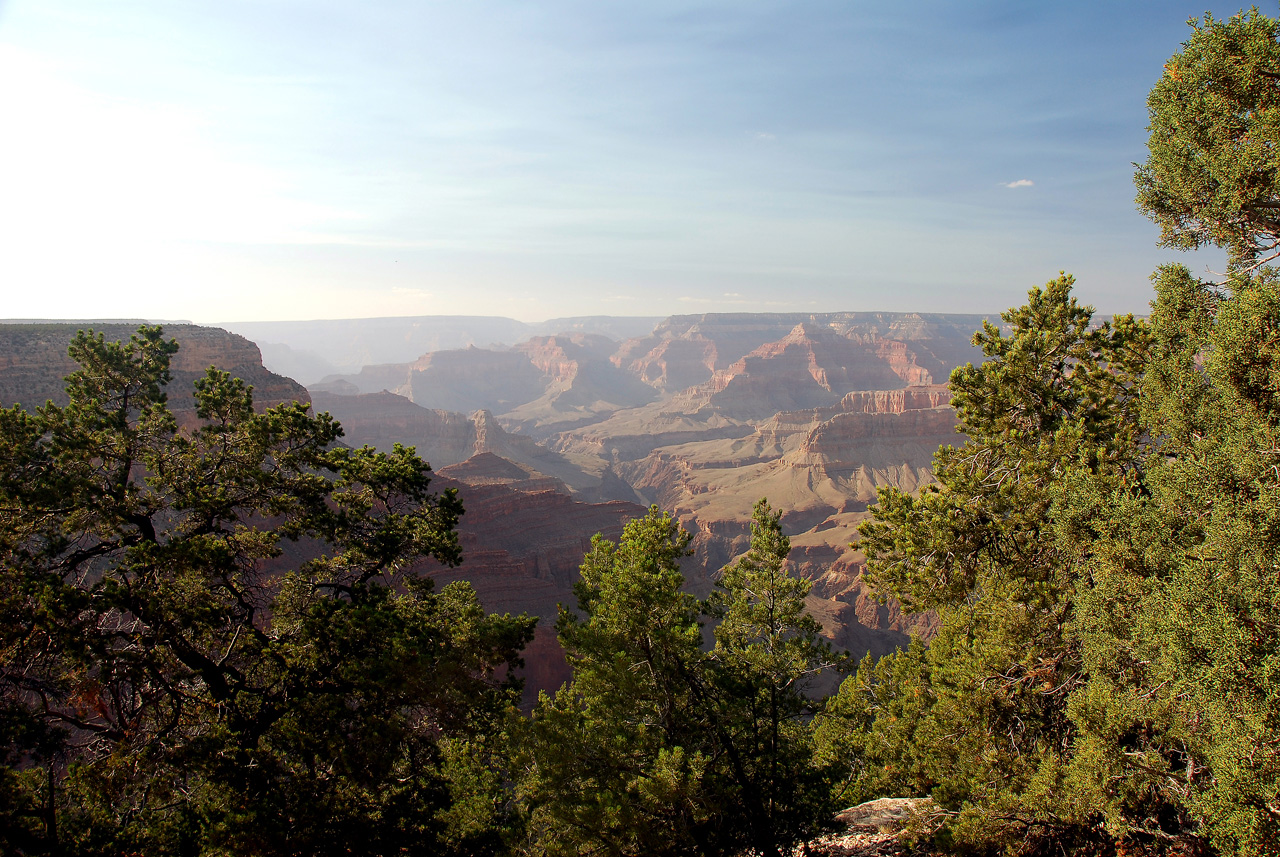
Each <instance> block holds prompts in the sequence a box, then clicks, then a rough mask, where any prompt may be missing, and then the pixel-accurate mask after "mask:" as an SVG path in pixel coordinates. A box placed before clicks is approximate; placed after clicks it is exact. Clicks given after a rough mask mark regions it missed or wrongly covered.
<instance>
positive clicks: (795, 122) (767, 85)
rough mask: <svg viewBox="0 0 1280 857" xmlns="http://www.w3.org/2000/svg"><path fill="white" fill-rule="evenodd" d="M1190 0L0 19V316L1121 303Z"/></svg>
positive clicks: (1143, 289)
mask: <svg viewBox="0 0 1280 857" xmlns="http://www.w3.org/2000/svg"><path fill="white" fill-rule="evenodd" d="M1206 8H1207V9H1209V10H1210V11H1212V12H1213V13H1214V14H1216V15H1220V16H1227V15H1230V14H1232V13H1234V12H1235V11H1238V9H1239V7H1238V6H1236V5H1231V4H1220V3H1206V2H1204V0H1200V1H1199V2H1186V3H1184V2H1178V0H1158V2H1157V0H1150V1H1149V2H1136V1H1135V2H1125V0H1110V2H1078V3H1057V4H1039V3H1028V2H1025V0H1005V2H913V0H904V2H895V3H869V2H855V0H843V2H837V0H809V2H804V1H803V0H796V2H768V0H759V2H756V0H745V1H744V2H731V0H726V1H725V2H661V0H659V2H646V3H606V2H586V0H583V2H560V0H539V2H522V3H516V2H506V3H496V2H470V3H460V2H447V3H445V2H421V0H403V2H402V1H401V0H364V2H359V3H357V2H351V0H345V2H338V0H218V2H213V0H203V2H194V0H113V2H110V3H104V2H101V0H0V117H2V118H0V123H2V124H0V284H3V285H2V286H0V294H3V300H4V308H3V311H0V316H2V317H7V318H24V317H28V318H29V317H39V318H89V317H145V318H165V319H190V320H194V321H198V322H216V321H242V320H278V319H312V318H340V317H366V316H387V315H437V314H449V315H457V314H463V315H502V316H509V317H512V318H517V319H520V320H524V321H539V320H543V319H547V318H552V317H558V316H570V315H594V314H606V315H655V316H657V315H668V314H673V313H690V312H728V311H815V312H818V311H835V310H922V311H924V310H928V311H938V312H942V311H945V312H994V311H999V310H1001V309H1004V308H1006V307H1008V306H1011V305H1015V304H1018V303H1021V302H1022V299H1023V298H1024V297H1025V294H1026V290H1027V288H1028V287H1030V286H1032V285H1035V284H1038V283H1042V282H1044V281H1045V280H1047V279H1050V278H1052V277H1053V276H1055V275H1056V274H1057V272H1058V271H1059V270H1067V271H1069V272H1072V273H1074V274H1075V275H1076V277H1077V282H1078V284H1079V285H1078V291H1079V294H1080V295H1081V296H1082V297H1083V298H1084V299H1086V300H1087V301H1089V302H1090V303H1093V304H1095V305H1096V306H1097V307H1098V308H1099V309H1100V310H1101V311H1104V312H1117V311H1137V312H1142V311H1145V310H1146V308H1147V302H1148V301H1149V300H1150V298H1151V289H1150V282H1149V279H1148V278H1149V275H1150V274H1151V272H1152V270H1153V269H1154V268H1155V266H1156V265H1158V264H1160V263H1162V262H1165V261H1177V260H1182V261H1186V262H1187V263H1188V264H1189V265H1191V267H1192V268H1193V270H1195V271H1197V272H1203V271H1204V270H1205V269H1206V268H1208V269H1214V270H1221V266H1220V265H1218V266H1217V267H1215V263H1216V262H1217V261H1218V259H1217V258H1216V257H1215V256H1213V255H1207V256H1206V255H1196V256H1187V255H1185V254H1179V253H1176V252H1173V251H1166V250H1161V249H1159V248H1157V247H1156V246H1155V240H1156V235H1157V232H1156V229H1155V227H1154V226H1153V225H1152V224H1151V223H1150V222H1149V221H1148V220H1146V218H1144V217H1143V216H1142V215H1141V214H1139V213H1138V212H1137V210H1136V209H1135V207H1134V204H1133V197H1134V191H1133V186H1132V174H1133V166H1132V163H1133V162H1135V161H1141V160H1143V159H1144V158H1145V141H1146V131H1145V126H1146V122H1147V114H1146V94H1147V92H1148V90H1149V89H1150V88H1151V86H1152V84H1153V83H1154V82H1155V81H1156V79H1157V78H1158V77H1159V75H1160V71H1161V65H1162V63H1163V62H1164V61H1165V60H1166V59H1167V58H1168V57H1169V56H1170V55H1171V54H1172V53H1173V52H1174V51H1176V50H1177V49H1178V47H1179V45H1180V43H1181V42H1182V41H1183V40H1184V39H1185V38H1186V37H1187V35H1188V34H1189V29H1188V27H1187V26H1186V20H1187V18H1188V17H1189V16H1192V15H1199V14H1201V13H1203V12H1204V11H1205V9H1206ZM1261 8H1262V11H1263V12H1264V13H1267V14H1272V15H1275V14H1277V11H1278V10H1277V9H1275V8H1271V7H1270V6H1266V5H1264V6H1262V7H1261Z"/></svg>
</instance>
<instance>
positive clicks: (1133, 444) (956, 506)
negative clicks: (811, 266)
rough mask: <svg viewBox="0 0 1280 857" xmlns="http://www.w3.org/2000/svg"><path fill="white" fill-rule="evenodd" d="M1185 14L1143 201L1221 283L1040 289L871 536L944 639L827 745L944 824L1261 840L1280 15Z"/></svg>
mask: <svg viewBox="0 0 1280 857" xmlns="http://www.w3.org/2000/svg"><path fill="white" fill-rule="evenodd" d="M1192 28H1193V33H1192V36H1191V38H1190V39H1189V40H1188V41H1187V43H1186V44H1185V45H1184V46H1183V50H1182V51H1180V52H1179V53H1178V54H1176V55H1175V56H1174V57H1173V58H1172V59H1171V60H1170V61H1169V63H1168V64H1166V66H1165V75H1164V77H1163V78H1162V79H1161V81H1160V83H1158V84H1157V86H1156V88H1155V89H1154V91H1153V92H1152V96H1151V100H1150V107H1151V143H1150V147H1151V157H1150V158H1149V159H1148V161H1147V163H1146V164H1145V165H1143V166H1142V167H1141V168H1140V169H1139V172H1138V175H1137V182H1138V186H1139V191H1140V193H1139V203H1140V204H1141V205H1142V206H1143V207H1144V209H1145V210H1146V211H1147V213H1148V214H1150V215H1151V216H1152V218H1153V219H1155V220H1156V221H1157V222H1158V223H1159V224H1160V225H1161V228H1162V241H1163V243H1165V244H1167V245H1169V246H1177V247H1183V248H1193V247H1198V246H1201V245H1204V244H1214V245H1217V246H1221V247H1223V248H1224V249H1226V250H1227V252H1228V254H1229V259H1230V265H1231V268H1230V272H1229V274H1228V275H1227V279H1226V281H1225V282H1223V283H1209V282H1203V281H1199V280H1197V279H1195V278H1194V277H1192V276H1191V274H1190V272H1189V271H1187V269H1186V268H1184V267H1181V266H1168V267H1165V268H1163V269H1161V270H1160V271H1159V272H1158V273H1157V275H1156V277H1155V283H1156V300H1155V302H1154V303H1153V312H1152V316H1151V319H1150V323H1149V325H1144V324H1142V323H1139V322H1136V321H1134V320H1132V319H1129V318H1121V319H1116V320H1115V321H1114V322H1113V323H1111V324H1110V325H1106V324H1104V325H1100V326H1096V327H1095V326H1094V325H1093V323H1092V320H1091V317H1090V314H1089V312H1088V311H1087V310H1086V309H1084V308H1081V307H1078V306H1077V305H1076V304H1075V302H1074V300H1071V299H1070V298H1069V286H1070V283H1069V281H1068V280H1066V279H1060V280H1058V281H1055V282H1054V283H1050V284H1049V285H1048V286H1047V287H1046V288H1045V289H1044V290H1033V291H1032V293H1031V295H1030V300H1029V302H1028V304H1027V305H1026V306H1025V307H1023V308H1021V309H1019V310H1016V311H1013V312H1011V313H1010V314H1007V315H1006V316H1005V321H1006V323H1008V324H1009V325H1010V334H1009V335H1008V336H1002V335H1000V334H998V333H997V332H996V331H995V330H994V329H993V328H991V327H988V328H987V329H986V330H985V331H983V332H980V333H979V334H978V336H977V337H976V338H975V342H976V343H977V344H980V345H982V346H983V349H984V352H985V353H986V354H987V355H988V357H990V358H991V359H990V360H989V361H988V362H987V363H985V364H984V365H982V366H980V367H976V368H975V367H966V368H963V369H960V370H957V371H956V372H955V373H954V375H953V377H952V387H953V390H954V391H955V404H956V408H957V413H958V415H959V417H960V423H961V430H962V431H963V432H964V433H965V434H966V435H967V436H968V438H969V440H968V443H966V444H965V445H964V446H963V447H960V448H958V449H950V448H944V449H943V450H941V451H939V453H938V456H937V459H936V462H937V476H938V485H936V486H934V487H931V488H927V489H925V490H924V491H922V492H921V494H920V496H918V497H910V496H907V495H904V494H902V493H901V492H895V491H892V490H889V491H885V492H882V495H881V502H880V504H879V506H878V507H876V510H875V520H874V521H872V522H870V523H869V524H867V525H866V526H865V527H864V528H863V535H864V539H863V542H862V544H863V546H864V548H865V549H866V551H867V556H868V567H869V575H870V577H871V578H872V579H873V580H874V581H875V582H876V584H877V585H878V586H880V587H881V590H882V591H883V592H885V593H887V594H892V595H894V596H896V597H898V598H899V599H900V600H901V601H902V602H903V603H904V604H905V605H908V606H909V607H912V608H915V609H921V608H931V609H935V610H937V611H938V613H939V617H940V619H941V623H942V625H941V630H940V631H939V633H938V635H937V637H936V638H935V639H933V640H932V641H931V642H930V644H929V646H928V647H927V648H926V647H924V646H923V645H920V644H918V643H917V644H913V645H912V646H911V647H910V648H909V649H906V650H904V651H902V652H899V653H897V654H895V655H892V656H890V657H887V658H884V659H882V660H881V661H880V662H878V663H873V662H872V661H870V660H866V661H864V662H863V664H862V666H861V667H860V668H859V670H858V672H857V674H856V675H855V676H853V677H851V678H850V679H849V680H847V681H846V682H845V684H844V685H843V686H842V687H841V690H840V692H839V694H838V695H837V696H836V697H835V698H833V699H832V700H831V701H830V703H829V705H828V714H827V717H826V718H825V719H824V721H823V724H822V727H821V729H820V731H819V740H820V742H821V744H822V747H823V752H824V754H825V757H826V758H828V759H843V760H844V762H845V764H846V766H847V768H848V770H849V776H850V778H851V781H852V783H853V785H854V788H855V792H856V793H857V796H860V797H873V796H877V795H880V794H885V793H887V792H894V791H898V792H910V793H916V794H925V793H927V794H931V795H932V796H933V797H934V798H935V799H936V800H937V801H938V803H939V804H940V805H941V806H942V807H943V809H944V810H945V811H946V812H947V813H948V817H947V820H946V822H945V824H944V826H943V828H942V830H941V831H940V832H939V834H938V839H937V841H938V842H939V843H941V844H946V843H950V844H952V845H954V846H957V847H964V848H967V849H975V850H979V851H993V850H994V851H999V850H1004V851H1015V852H1019V853H1026V852H1028V851H1034V850H1037V849H1039V848H1044V849H1047V850H1054V849H1058V848H1062V847H1065V846H1068V845H1071V844H1075V845H1083V844H1086V843H1090V842H1091V843H1092V844H1093V845H1094V846H1096V847H1098V848H1100V849H1103V850H1105V849H1109V848H1112V847H1123V848H1124V849H1125V850H1127V851H1132V850H1133V849H1145V850H1147V851H1149V852H1160V853H1175V852H1176V853H1187V852H1188V851H1191V852H1207V851H1211V852H1214V853H1218V854H1223V855H1227V854H1230V855H1241V857H1243V856H1244V855H1276V854H1280V751H1277V750H1276V747H1277V746H1280V725H1277V724H1280V684H1278V683H1277V681H1276V676H1277V675H1280V671H1278V665H1280V633H1278V632H1280V577H1278V576H1277V564H1276V557H1277V556H1278V555H1280V465H1278V464H1277V460H1276V456H1277V454H1278V453H1277V450H1278V449H1280V392H1277V391H1280V339H1278V338H1277V335H1276V330H1277V329H1280V296H1278V295H1280V290H1278V288H1277V286H1278V285H1280V280H1278V275H1277V273H1276V272H1275V271H1274V270H1273V269H1269V268H1265V267H1262V265H1263V264H1264V263H1265V262H1267V261H1269V260H1270V259H1271V258H1275V255H1274V254H1275V251H1276V250H1277V248H1278V247H1280V245H1278V244H1277V241H1280V228H1278V227H1277V221H1276V219H1275V211H1276V210H1277V209H1278V208H1280V202H1277V196H1276V189H1277V188H1276V182H1277V175H1280V172H1278V169H1277V168H1278V166H1280V165H1277V163H1276V162H1275V161H1274V158H1275V143H1276V129H1277V127H1280V125H1278V124H1277V120H1276V116H1280V113H1277V112H1276V111H1277V109H1278V108H1277V104H1278V102H1277V99H1278V98H1280V95H1278V94H1277V93H1280V26H1278V25H1277V23H1276V22H1275V21H1273V20H1271V19H1268V18H1266V17H1264V16H1262V15H1260V14H1259V13H1258V12H1257V11H1256V10H1253V11H1251V12H1249V13H1247V14H1242V15H1239V16H1235V17H1233V18H1231V19H1229V20H1227V21H1218V20H1214V19H1213V18H1212V17H1209V16H1206V18H1205V19H1204V20H1203V21H1193V22H1192Z"/></svg>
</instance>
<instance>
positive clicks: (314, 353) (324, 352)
mask: <svg viewBox="0 0 1280 857" xmlns="http://www.w3.org/2000/svg"><path fill="white" fill-rule="evenodd" d="M660 321H662V317H661V316H653V317H647V316H646V317H631V316H579V317H571V318H554V319H550V320H548V321H543V322H536V323H530V322H523V321H516V320H515V319H513V318H505V317H502V316H468V315H429V316H393V317H385V318H355V319H331V320H325V319H320V320H315V321H241V322H227V323H219V324H218V325H217V326H218V327H221V328H223V329H224V330H229V331H232V332H233V333H239V334H240V335H242V336H245V337H248V338H249V339H252V340H253V341H254V342H257V343H258V345H259V346H260V347H261V348H262V354H263V360H264V362H265V363H266V365H267V367H268V368H270V369H271V370H272V371H276V372H280V373H281V374H285V375H289V377H291V378H296V379H297V380H299V381H301V382H302V383H304V384H306V383H312V382H315V381H319V380H320V379H321V378H323V377H325V376H326V375H332V374H337V373H350V372H358V371H360V369H361V368H362V367H364V366H371V365H376V364H380V363H407V362H411V361H413V360H416V359H418V358H419V357H421V356H422V355H423V354H426V353H428V352H431V351H448V350H451V349H456V348H466V347H467V346H469V345H476V346H494V345H505V346H512V345H515V344H516V343H518V342H521V341H523V340H526V339H528V338H530V337H533V336H546V335H550V334H556V333H593V334H598V335H601V336H605V337H608V338H609V339H612V340H614V341H621V340H623V339H630V338H631V337H635V336H642V335H644V334H646V333H648V332H649V331H651V330H652V329H653V327H654V325H656V324H657V323H658V322H660Z"/></svg>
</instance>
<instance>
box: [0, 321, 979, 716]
mask: <svg viewBox="0 0 1280 857" xmlns="http://www.w3.org/2000/svg"><path fill="white" fill-rule="evenodd" d="M984 321H991V322H994V323H997V324H998V323H999V319H998V318H994V317H987V316H979V315H940V314H923V313H853V312H846V313H825V314H800V313H784V314H764V313H742V314H707V315H687V316H672V317H670V318H666V319H625V318H601V317H595V318H586V319H560V320H556V321H555V322H548V323H546V324H544V325H542V326H531V325H522V324H521V323H519V322H514V321H510V320H507V319H486V318H474V319H442V318H426V319H371V320H354V321H346V322H329V323H322V322H309V323H308V322H296V323H284V322H281V323H271V324H268V323H258V324H256V325H226V327H227V328H228V329H226V330H224V329H221V328H217V327H202V326H196V325H189V324H169V325H166V328H165V329H166V333H167V335H170V336H173V337H175V338H176V339H177V340H178V342H179V344H180V346H181V350H180V351H179V352H178V355H177V357H176V359H175V361H174V372H173V374H174V380H173V382H172V384H171V385H170V401H171V405H172V406H173V408H174V410H175V412H176V413H177V414H178V416H179V418H180V419H183V418H184V414H185V415H186V418H191V417H193V416H194V414H193V412H191V406H190V405H189V404H188V402H189V399H188V395H189V394H188V393H187V392H186V391H187V390H189V389H190V385H191V382H192V380H193V379H194V378H195V377H196V376H197V375H199V374H200V373H201V372H202V371H203V370H204V368H205V367H207V366H210V365H213V366H217V367H218V368H220V369H223V370H226V371H229V372H231V373H232V374H233V375H236V376H237V377H241V378H243V379H244V380H245V381H246V382H248V383H250V384H253V385H254V389H255V397H256V403H257V405H258V406H259V407H266V406H270V405H274V404H278V403H281V402H289V401H309V402H310V403H311V404H312V406H313V407H314V409H315V410H316V412H323V411H327V412H329V413H330V414H332V415H333V416H334V417H335V418H336V419H337V420H338V421H339V422H341V424H342V426H343V428H344V429H345V438H344V441H345V442H346V443H348V444H351V445H353V446H361V445H365V444H368V445H371V446H374V447H376V448H378V449H381V450H389V449H390V448H391V447H392V446H393V445H394V444H396V443H401V444H404V445H407V446H413V447H415V448H416V449H417V451H418V453H419V454H420V455H421V456H422V457H423V458H425V459H426V460H427V461H429V462H430V463H431V465H432V466H433V468H434V469H435V472H436V480H437V481H436V487H438V488H445V487H454V488H457V489H458V490H459V492H460V494H461V496H462V498H463V502H464V504H465V506H466V510H467V511H466V514H465V515H464V517H463V520H462V525H461V529H460V535H461V539H462V544H463V548H464V561H463V563H462V564H461V565H460V566H458V567H456V568H449V569H446V568H440V567H425V568H424V569H423V570H424V571H425V572H426V573H429V574H431V575H433V576H435V577H437V578H438V579H440V580H441V581H442V582H443V581H447V580H452V579H458V578H465V579H468V580H470V581H471V582H472V584H473V585H474V586H475V588H476V590H477V591H478V593H479V594H480V597H481V599H482V601H483V603H484V605H485V607H486V608H487V609H489V610H492V611H498V612H507V611H511V612H519V611H527V612H529V613H531V614H534V615H537V616H539V617H541V618H542V620H543V621H542V622H541V623H540V624H539V628H538V632H537V636H536V637H535V640H534V642H533V644H532V645H531V646H530V648H529V650H528V652H527V653H526V662H527V667H526V669H527V677H528V689H529V692H530V693H534V692H536V691H537V690H538V689H540V688H548V687H555V686H558V685H559V683H560V682H561V681H562V680H563V679H564V678H566V677H567V672H566V671H565V667H564V663H563V659H562V658H561V657H560V654H559V650H558V648H557V646H556V643H555V636H554V631H553V629H552V624H553V622H554V618H555V615H556V611H557V608H558V605H566V606H569V605H572V604H573V602H574V598H573V593H572V585H573V582H574V580H575V579H576V575H577V568H578V564H579V563H580V561H581V559H582V555H583V553H584V552H585V551H586V550H587V548H588V546H589V544H590V540H591V537H592V535H594V534H596V533H601V534H603V535H604V536H605V537H606V538H616V537H617V536H618V534H619V533H620V532H621V530H622V526H623V524H624V523H625V522H626V521H627V520H629V519H631V518H634V517H637V516H639V515H642V514H643V513H644V510H645V508H646V507H647V506H649V505H651V504H656V505H658V506H660V507H661V508H663V509H666V510H670V511H671V512H672V513H673V514H674V515H675V516H676V517H677V518H678V519H679V521H680V523H681V524H682V525H683V526H684V527H685V528H686V529H687V530H688V531H689V532H691V533H692V534H693V535H694V541H693V547H694V555H693V556H692V557H690V558H689V560H688V561H687V562H686V565H685V568H684V571H685V575H686V578H687V580H688V583H689V587H690V588H691V589H692V590H693V591H695V592H697V593H699V594H705V593H706V592H708V591H709V590H710V589H711V587H712V586H713V585H714V579H715V576H716V573H717V572H718V570H719V569H720V568H722V567H723V566H724V565H725V564H726V563H727V562H729V561H730V560H732V558H733V557H735V556H737V555H738V554H740V553H741V552H742V551H743V550H745V548H746V545H747V542H748V540H749V535H750V527H749V522H750V517H751V509H752V505H753V504H754V502H755V501H756V500H758V499H759V498H761V497H767V498H768V499H769V501H770V502H771V503H772V504H773V505H774V506H775V507H777V508H780V509H783V510H785V512H784V515H783V518H782V521H783V524H784V526H785V528H786V531H787V533H788V534H789V535H790V537H791V543H792V551H791V555H790V561H791V562H792V563H793V564H794V567H795V569H796V570H797V571H798V572H800V573H801V574H803V575H805V576H806V577H808V578H810V579H811V580H813V582H814V586H813V590H812V593H811V594H810V596H809V598H808V605H807V606H808V608H809V610H810V612H811V613H812V614H813V615H814V616H815V617H816V618H818V619H819V620H820V621H821V622H822V624H823V627H824V630H825V633H826V635H827V636H828V637H829V638H830V639H831V640H832V641H833V642H834V643H835V644H836V645H837V646H839V647H841V648H843V649H846V650H848V651H849V652H850V653H852V654H853V655H855V656H860V655H862V654H865V653H867V652H870V653H872V654H874V655H879V654H883V653H885V652H887V651H890V650H892V649H894V648H896V647H898V646H901V645H902V644H903V643H905V642H906V641H907V640H908V639H909V637H910V635H911V634H920V635H923V636H926V637H927V636H928V635H929V634H930V633H931V631H932V630H933V625H932V623H933V621H934V620H933V617H932V616H931V615H929V614H925V615H911V614H906V613H903V612H902V611H901V610H899V609H898V607H897V605H896V604H894V603H892V602H888V603H883V602H881V601H879V600H877V599H876V598H875V597H874V595H873V594H872V593H871V592H870V591H869V590H868V588H867V586H866V585H865V584H864V583H863V580H862V572H863V568H864V564H863V557H862V556H861V554H860V553H859V552H858V550H857V549H856V547H853V546H851V543H852V542H853V541H854V540H855V539H856V528H857V525H858V523H859V522H860V521H861V520H863V519H864V518H866V517H867V515H868V512H867V508H868V506H869V504H871V503H873V502H874V501H875V497H876V489H877V487H879V486H882V485H894V486H897V487H900V488H903V489H906V490H915V489H917V488H918V487H920V486H921V485H924V484H927V483H928V482H929V481H930V480H931V479H932V470H931V465H932V455H933V452H934V451H935V450H936V449H937V448H938V447H939V446H940V445H942V444H947V443H957V442H960V441H961V440H962V439H960V438H958V436H957V435H956V433H955V418H954V415H953V412H952V410H951V408H950V406H949V394H948V391H947V387H946V383H945V382H946V379H947V377H948V375H949V374H950V372H951V370H952V369H954V368H955V367H956V366H958V365H962V364H964V363H966V362H969V361H978V360H980V359H981V356H982V355H981V353H980V352H979V351H978V350H977V349H976V348H974V347H973V346H972V345H971V344H970V339H971V336H972V334H973V331H974V330H975V329H977V328H979V327H981V325H982V323H983V322H984ZM135 326H136V325H133V324H129V323H114V322H113V323H101V322H100V323H84V324H4V325H0V400H2V401H3V403H4V404H6V405H8V404H12V403H21V404H23V405H24V406H27V407H31V406H34V405H38V404H40V403H43V402H44V401H45V400H46V399H53V400H55V401H58V400H59V398H60V396H61V379H62V377H63V376H64V375H66V374H67V373H68V372H70V371H71V370H72V369H73V368H74V365H73V364H72V363H71V362H70V361H69V359H68V358H67V356H66V346H67V343H68V341H69V340H70V339H71V337H72V336H73V335H74V332H75V331H76V330H77V329H80V328H81V327H88V328H92V329H94V330H95V331H98V332H101V333H103V334H104V335H106V336H107V337H108V338H109V339H122V338H123V339H127V338H128V336H129V334H130V333H131V332H132V331H133V330H134V328H135ZM241 334H244V335H241ZM525 334H530V335H527V336H526V335H525ZM247 337H255V338H256V339H257V340H259V341H260V344H259V343H258V342H255V341H251V339H250V338H247ZM503 339H506V340H510V341H508V342H504V341H503ZM477 343H480V344H477ZM424 344H425V345H427V346H436V347H434V348H432V349H431V350H426V351H421V352H419V351H418V349H419V348H421V347H423V346H424ZM260 346H261V347H260ZM263 355H266V359H265V361H264V359H263ZM372 360H380V361H381V362H368V361H372ZM264 364H265V365H264ZM334 369H340V370H343V371H326V370H334ZM290 372H292V373H293V374H294V375H296V376H298V377H299V379H300V381H303V382H305V386H304V385H303V383H299V381H295V380H293V379H292V378H290V377H289V373H290ZM321 373H324V374H321Z"/></svg>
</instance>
